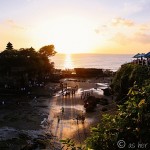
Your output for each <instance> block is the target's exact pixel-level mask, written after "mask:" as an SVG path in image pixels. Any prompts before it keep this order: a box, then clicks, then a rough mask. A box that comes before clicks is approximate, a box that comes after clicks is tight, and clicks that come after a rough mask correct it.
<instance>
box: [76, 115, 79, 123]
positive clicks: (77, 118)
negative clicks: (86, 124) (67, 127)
mask: <svg viewBox="0 0 150 150" xmlns="http://www.w3.org/2000/svg"><path fill="white" fill-rule="evenodd" d="M76 120H77V124H78V123H79V115H77V117H76Z"/></svg>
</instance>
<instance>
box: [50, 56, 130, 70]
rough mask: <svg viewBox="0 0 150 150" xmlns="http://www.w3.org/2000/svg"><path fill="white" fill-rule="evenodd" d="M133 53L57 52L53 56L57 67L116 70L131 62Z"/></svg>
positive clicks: (52, 59)
mask: <svg viewBox="0 0 150 150" xmlns="http://www.w3.org/2000/svg"><path fill="white" fill-rule="evenodd" d="M132 57H133V55H131V54H56V55H55V56H53V57H52V58H51V61H53V62H54V63H55V68H57V69H73V68H102V69H110V70H112V71H116V70H118V69H119V68H120V66H121V65H122V64H124V63H127V62H131V61H132Z"/></svg>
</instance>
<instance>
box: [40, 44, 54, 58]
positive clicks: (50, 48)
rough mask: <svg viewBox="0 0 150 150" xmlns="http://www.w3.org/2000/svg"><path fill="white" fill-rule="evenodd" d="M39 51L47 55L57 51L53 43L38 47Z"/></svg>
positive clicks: (52, 54)
mask: <svg viewBox="0 0 150 150" xmlns="http://www.w3.org/2000/svg"><path fill="white" fill-rule="evenodd" d="M39 53H40V54H42V55H45V56H47V57H50V56H54V55H55V54H56V53H57V52H56V51H55V47H54V45H47V46H43V47H42V48H40V50H39Z"/></svg>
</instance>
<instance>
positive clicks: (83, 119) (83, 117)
mask: <svg viewBox="0 0 150 150" xmlns="http://www.w3.org/2000/svg"><path fill="white" fill-rule="evenodd" d="M81 120H82V124H84V121H85V116H84V115H82V117H81Z"/></svg>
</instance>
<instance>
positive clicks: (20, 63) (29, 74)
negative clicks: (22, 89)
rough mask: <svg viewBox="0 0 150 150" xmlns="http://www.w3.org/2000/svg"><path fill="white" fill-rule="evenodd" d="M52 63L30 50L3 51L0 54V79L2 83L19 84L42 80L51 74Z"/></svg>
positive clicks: (45, 57)
mask: <svg viewBox="0 0 150 150" xmlns="http://www.w3.org/2000/svg"><path fill="white" fill-rule="evenodd" d="M53 69H54V63H53V62H50V60H49V58H48V57H47V56H46V55H43V54H41V53H39V52H37V51H35V50H34V49H33V48H32V47H31V48H21V49H20V50H4V51H3V52H1V53H0V79H2V80H3V82H5V81H6V82H13V84H14V83H17V84H18V83H20V82H22V81H21V80H26V81H31V80H39V79H42V78H43V79H44V78H45V76H46V75H49V74H51V73H52V71H53Z"/></svg>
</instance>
